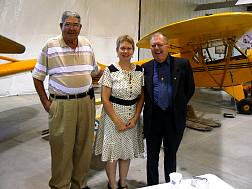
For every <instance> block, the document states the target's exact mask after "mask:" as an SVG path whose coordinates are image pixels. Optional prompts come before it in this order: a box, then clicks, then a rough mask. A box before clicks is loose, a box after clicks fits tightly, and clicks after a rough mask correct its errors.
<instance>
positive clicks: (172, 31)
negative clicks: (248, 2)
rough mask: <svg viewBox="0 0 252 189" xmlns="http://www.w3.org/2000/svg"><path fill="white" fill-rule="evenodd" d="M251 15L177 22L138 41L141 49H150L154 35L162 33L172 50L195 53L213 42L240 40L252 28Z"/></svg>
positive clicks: (204, 17) (223, 14)
mask: <svg viewBox="0 0 252 189" xmlns="http://www.w3.org/2000/svg"><path fill="white" fill-rule="evenodd" d="M251 23H252V14H251V13H240V12H231V13H221V14H214V15H209V16H202V17H197V18H192V19H189V20H184V21H180V22H175V23H172V24H169V25H166V26H163V27H161V28H159V29H157V30H155V31H153V32H151V33H150V34H148V35H146V36H145V37H143V38H142V39H141V40H139V41H138V43H137V46H138V47H139V48H150V45H149V40H150V37H151V35H152V34H153V33H156V32H161V33H163V34H164V35H166V36H167V37H168V39H169V43H170V46H171V49H176V52H177V53H181V54H183V53H187V52H188V51H193V50H194V49H193V48H194V47H195V46H197V45H200V44H204V43H207V42H209V41H211V40H216V39H224V38H225V39H226V38H230V37H232V38H236V39H238V38H240V37H241V36H242V35H243V34H244V33H246V32H247V31H248V30H249V29H251V28H252V24H251Z"/></svg>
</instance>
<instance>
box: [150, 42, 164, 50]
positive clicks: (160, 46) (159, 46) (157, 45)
mask: <svg viewBox="0 0 252 189" xmlns="http://www.w3.org/2000/svg"><path fill="white" fill-rule="evenodd" d="M166 45H167V43H165V44H152V45H151V48H155V47H157V48H159V49H160V48H162V47H163V46H166Z"/></svg>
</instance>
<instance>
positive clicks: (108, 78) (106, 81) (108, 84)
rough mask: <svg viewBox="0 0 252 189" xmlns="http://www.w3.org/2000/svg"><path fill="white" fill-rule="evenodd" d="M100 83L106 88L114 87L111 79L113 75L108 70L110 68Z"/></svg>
mask: <svg viewBox="0 0 252 189" xmlns="http://www.w3.org/2000/svg"><path fill="white" fill-rule="evenodd" d="M98 83H99V84H100V85H102V86H106V87H109V88H111V87H112V78H111V74H110V71H109V69H108V67H106V68H105V70H104V72H103V74H102V76H101V78H100V80H99V81H98Z"/></svg>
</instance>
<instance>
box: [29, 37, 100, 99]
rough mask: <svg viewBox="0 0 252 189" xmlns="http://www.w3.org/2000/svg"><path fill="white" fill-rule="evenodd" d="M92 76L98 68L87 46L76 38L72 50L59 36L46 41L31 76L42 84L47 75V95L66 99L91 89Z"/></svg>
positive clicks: (89, 47)
mask: <svg viewBox="0 0 252 189" xmlns="http://www.w3.org/2000/svg"><path fill="white" fill-rule="evenodd" d="M91 72H95V73H98V66H97V64H96V61H95V57H94V53H93V49H92V47H91V45H90V42H89V41H88V40H87V39H86V38H84V37H82V36H79V37H78V46H77V47H76V48H75V49H72V48H70V47H69V46H67V45H66V43H65V41H64V40H63V37H62V35H60V36H57V37H55V38H52V39H49V40H48V42H47V43H46V45H45V46H44V48H43V49H42V52H41V53H40V56H39V58H38V61H37V64H36V66H35V68H34V70H33V73H32V76H33V77H34V78H36V79H38V80H41V81H44V80H45V77H46V75H49V86H48V91H49V93H50V94H57V95H68V94H78V93H83V92H86V91H88V89H89V88H90V87H91V85H92V77H91Z"/></svg>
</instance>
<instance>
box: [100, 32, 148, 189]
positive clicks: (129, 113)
mask: <svg viewBox="0 0 252 189" xmlns="http://www.w3.org/2000/svg"><path fill="white" fill-rule="evenodd" d="M134 49H135V45H134V40H133V39H132V38H131V37H130V36H128V35H123V36H120V37H119V38H118V39H117V41H116V51H117V55H118V57H119V62H118V63H116V64H111V65H110V66H108V67H107V68H106V69H105V70H104V73H103V75H102V77H101V79H100V81H99V83H100V84H101V87H102V90H101V97H102V103H103V109H102V113H101V120H100V126H99V129H98V132H97V135H96V136H97V138H96V144H95V154H96V155H99V154H101V156H102V158H101V159H102V161H105V162H106V163H105V169H106V173H107V176H108V181H109V182H108V185H107V187H108V188H109V189H110V188H112V189H115V188H128V187H127V184H126V177H127V174H128V170H129V165H130V160H131V159H133V158H137V157H140V156H142V154H143V151H144V148H143V146H144V145H143V137H142V128H141V126H140V125H139V124H137V123H138V122H139V118H140V114H141V110H142V106H143V101H144V96H143V89H142V88H143V72H142V68H141V67H140V66H136V65H134V64H132V63H131V62H130V60H131V58H132V55H133V53H134ZM117 164H118V165H119V181H118V183H117V182H116V167H117Z"/></svg>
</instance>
